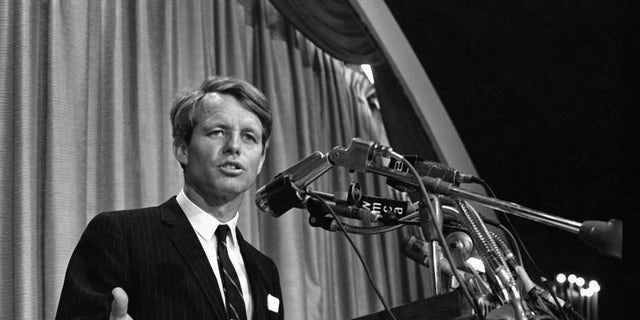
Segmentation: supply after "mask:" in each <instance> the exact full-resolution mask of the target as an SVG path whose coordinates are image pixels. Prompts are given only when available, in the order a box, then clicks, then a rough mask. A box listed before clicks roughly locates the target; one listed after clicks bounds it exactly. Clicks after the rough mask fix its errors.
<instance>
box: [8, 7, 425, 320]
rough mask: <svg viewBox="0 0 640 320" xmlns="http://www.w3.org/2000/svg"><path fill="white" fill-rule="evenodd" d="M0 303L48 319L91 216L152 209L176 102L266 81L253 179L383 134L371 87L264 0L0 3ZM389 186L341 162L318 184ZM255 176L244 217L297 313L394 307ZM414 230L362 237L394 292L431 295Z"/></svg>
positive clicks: (333, 240) (396, 298) (375, 191)
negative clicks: (265, 209)
mask: <svg viewBox="0 0 640 320" xmlns="http://www.w3.org/2000/svg"><path fill="white" fill-rule="evenodd" d="M0 68H1V69H0V71H1V72H0V79H2V80H1V83H0V122H1V127H0V143H1V144H2V146H1V148H2V153H0V160H1V161H0V172H1V175H0V178H1V179H2V180H1V181H0V182H1V183H0V197H1V199H2V203H1V204H2V206H1V209H2V212H1V213H0V241H1V243H2V244H1V245H0V277H1V279H0V314H2V315H3V318H7V319H51V318H53V316H54V314H55V310H56V307H57V302H58V297H59V294H60V290H61V286H62V281H63V279H64V272H65V269H66V266H67V263H68V259H69V257H70V255H71V252H72V250H73V248H74V247H75V244H76V243H77V241H78V239H79V237H80V235H81V233H82V231H83V230H84V228H85V226H86V224H87V223H88V221H89V220H90V219H91V218H92V217H93V216H95V215H96V214H97V213H99V212H101V211H105V210H118V209H125V208H136V207H143V206H155V205H157V204H159V203H161V202H163V201H165V200H166V199H168V198H169V197H170V196H172V195H175V194H176V193H177V192H178V191H179V190H180V188H181V186H182V173H181V169H180V166H179V165H178V163H177V161H176V160H175V159H174V158H173V155H172V149H171V127H170V122H169V108H170V105H171V102H172V97H173V95H174V94H175V93H176V92H177V91H178V90H180V89H183V88H186V87H190V86H195V85H198V84H199V83H200V82H201V81H202V80H203V79H204V78H205V77H206V76H207V75H211V74H219V75H229V76H235V77H239V78H243V79H246V80H248V81H250V82H252V83H254V84H255V85H256V86H257V87H258V88H260V89H261V90H263V91H264V92H265V94H266V95H267V97H268V98H269V100H270V102H271V104H272V106H273V112H274V118H275V125H274V131H273V135H272V141H271V146H270V148H269V150H268V153H267V162H266V163H265V167H264V169H263V172H262V174H261V176H260V177H259V178H258V182H257V186H260V185H262V184H264V183H266V182H267V181H269V179H270V178H271V177H273V176H274V175H276V174H277V173H279V172H281V171H282V170H284V169H286V168H288V167H289V166H291V165H293V164H294V163H296V162H297V161H299V160H300V159H302V158H304V157H306V156H307V155H309V154H310V153H312V152H313V151H321V152H323V153H324V152H327V151H329V150H331V148H333V147H334V146H346V145H348V143H349V141H350V140H351V138H353V137H356V136H360V137H362V138H365V139H370V140H375V141H380V142H382V143H387V139H386V136H385V131H384V127H383V126H382V124H381V120H380V119H381V115H380V111H379V109H378V108H377V107H376V106H375V103H371V102H372V101H373V100H372V99H371V96H372V92H373V90H372V87H371V84H369V83H367V82H366V78H365V77H364V76H363V75H362V73H360V72H359V71H358V70H356V69H354V68H351V67H350V66H348V65H346V64H345V63H344V62H341V61H339V60H336V59H335V58H332V57H331V56H329V55H328V54H327V53H325V52H323V51H322V50H320V49H318V48H317V47H316V46H315V45H314V44H312V43H311V42H310V41H309V40H307V39H306V38H305V37H304V36H302V35H301V34H300V33H299V32H297V31H296V30H295V29H294V28H293V27H292V26H291V25H289V24H288V23H287V22H285V21H284V20H283V19H282V17H281V15H280V14H279V13H278V12H277V11H276V10H275V9H274V8H273V7H272V6H271V5H270V4H269V3H268V2H267V1H266V0H237V1H228V0H197V1H196V0H194V1H180V0H171V1H169V0H168V1H152V0H139V1H126V0H102V1H99V0H91V1H87V0H51V1H36V0H33V1H29V0H16V1H10V0H0ZM351 181H359V182H360V183H361V184H362V185H363V188H364V191H365V194H371V195H380V196H385V195H391V193H390V190H389V188H388V187H386V186H384V181H383V180H382V179H380V178H378V177H372V176H370V175H363V174H359V175H356V174H350V173H348V172H346V171H345V170H340V169H335V170H332V171H331V172H329V173H328V174H326V176H323V177H322V178H320V179H319V180H318V181H317V182H316V183H314V185H313V187H314V188H315V189H317V190H320V191H327V192H334V191H344V190H346V188H347V187H348V184H349V183H350V182H351ZM254 192H255V187H254V189H253V190H251V191H250V194H251V197H246V199H245V203H244V204H243V208H242V210H241V218H240V222H239V227H240V229H241V230H242V232H243V234H244V235H245V237H246V238H247V240H248V241H249V242H251V243H253V244H254V245H255V246H257V247H258V248H259V249H260V250H262V251H263V252H265V253H266V254H267V255H269V256H271V257H272V258H273V259H274V260H275V262H276V264H277V265H278V267H279V270H280V274H281V284H282V286H283V291H284V293H283V294H284V300H285V308H286V311H285V312H286V314H287V318H289V319H349V318H353V317H356V316H360V315H365V314H369V313H372V312H374V311H378V310H381V309H382V305H381V304H380V303H379V302H378V301H377V299H376V297H375V294H374V292H373V290H371V288H370V287H369V284H368V281H367V277H366V276H365V274H364V271H363V269H362V266H361V265H360V263H359V262H358V260H357V257H356V255H355V253H354V252H353V250H352V249H351V247H350V246H349V245H348V243H347V242H346V240H345V239H344V237H343V235H341V234H339V233H330V232H327V231H325V230H323V229H314V228H312V227H311V226H309V224H308V222H307V219H308V214H307V213H306V212H304V211H301V210H292V211H291V212H289V213H287V214H285V215H283V216H282V217H280V218H278V219H275V218H273V217H271V216H269V215H267V214H264V213H262V212H258V211H257V209H256V207H255V205H254V203H253V201H254V197H253V193H254ZM409 233H417V231H416V230H415V229H409V228H403V229H402V230H400V231H397V232H391V233H386V234H383V235H376V236H353V237H354V240H355V243H356V245H357V246H358V248H359V249H360V250H361V252H362V254H363V256H364V259H365V260H366V263H367V265H368V266H369V268H370V269H371V270H372V272H373V278H374V280H375V282H376V284H377V285H378V286H379V287H380V289H381V291H382V294H383V295H384V296H385V298H386V299H387V301H388V302H389V303H390V304H391V305H392V306H393V305H400V304H404V303H407V302H409V301H413V300H416V299H418V298H422V297H427V296H430V295H431V294H432V292H431V290H430V288H431V286H430V282H429V279H428V277H426V276H424V274H425V273H426V272H422V271H420V270H419V267H418V266H417V265H415V264H414V263H413V262H411V261H408V260H407V259H405V258H403V257H402V256H401V254H400V253H399V252H400V242H401V239H402V238H403V237H404V236H406V235H407V234H409Z"/></svg>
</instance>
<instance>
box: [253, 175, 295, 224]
mask: <svg viewBox="0 0 640 320" xmlns="http://www.w3.org/2000/svg"><path fill="white" fill-rule="evenodd" d="M301 202H302V200H301V199H300V197H298V193H297V192H296V190H295V189H294V188H293V187H292V186H291V180H290V178H289V176H288V175H282V174H281V175H278V176H276V177H275V178H274V179H273V180H271V181H269V183H267V184H265V185H264V186H262V187H261V188H260V189H259V190H258V191H257V192H256V205H257V206H258V208H259V209H260V210H261V211H263V212H268V213H270V214H271V215H272V216H274V217H276V218H277V217H279V216H281V215H283V214H284V213H285V212H287V211H289V210H290V209H291V208H293V207H298V206H300V205H301Z"/></svg>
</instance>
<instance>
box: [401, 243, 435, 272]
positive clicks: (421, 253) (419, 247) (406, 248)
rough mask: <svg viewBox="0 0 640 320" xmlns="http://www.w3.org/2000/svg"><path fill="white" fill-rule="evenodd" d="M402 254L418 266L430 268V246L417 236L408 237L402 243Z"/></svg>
mask: <svg viewBox="0 0 640 320" xmlns="http://www.w3.org/2000/svg"><path fill="white" fill-rule="evenodd" d="M402 253H403V254H404V255H405V256H406V257H407V258H409V259H411V260H413V261H415V262H417V263H418V264H420V265H422V266H425V267H427V268H429V245H428V244H427V243H426V242H424V241H422V240H419V239H418V238H416V237H415V236H409V237H406V238H405V239H404V241H403V243H402Z"/></svg>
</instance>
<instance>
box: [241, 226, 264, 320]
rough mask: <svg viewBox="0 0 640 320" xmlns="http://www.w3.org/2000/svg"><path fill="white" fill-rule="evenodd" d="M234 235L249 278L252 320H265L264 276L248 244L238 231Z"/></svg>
mask: <svg viewBox="0 0 640 320" xmlns="http://www.w3.org/2000/svg"><path fill="white" fill-rule="evenodd" d="M236 234H237V238H238V244H239V245H240V252H241V253H242V259H243V260H244V266H245V268H246V269H247V276H248V277H249V283H250V284H251V297H252V299H253V318H252V319H253V320H262V319H267V318H266V314H267V294H268V292H267V288H266V287H265V284H264V282H263V281H264V275H263V274H262V273H263V272H262V269H260V266H259V265H258V262H257V261H256V258H255V257H254V255H253V251H252V248H250V247H249V243H248V242H246V241H245V240H244V238H243V237H242V234H240V230H238V229H237V228H236Z"/></svg>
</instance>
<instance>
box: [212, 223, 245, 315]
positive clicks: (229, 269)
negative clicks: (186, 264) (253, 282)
mask: <svg viewBox="0 0 640 320" xmlns="http://www.w3.org/2000/svg"><path fill="white" fill-rule="evenodd" d="M229 232H230V230H229V226H227V225H226V224H221V225H219V226H218V229H216V238H217V239H218V268H220V277H222V286H223V289H224V296H225V297H226V301H227V306H226V307H227V315H228V316H229V319H231V320H247V314H246V313H247V312H246V310H245V308H244V300H243V299H242V288H240V281H239V280H238V275H237V274H236V270H235V269H234V268H233V264H231V259H229V253H228V252H227V234H228V233H229Z"/></svg>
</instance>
